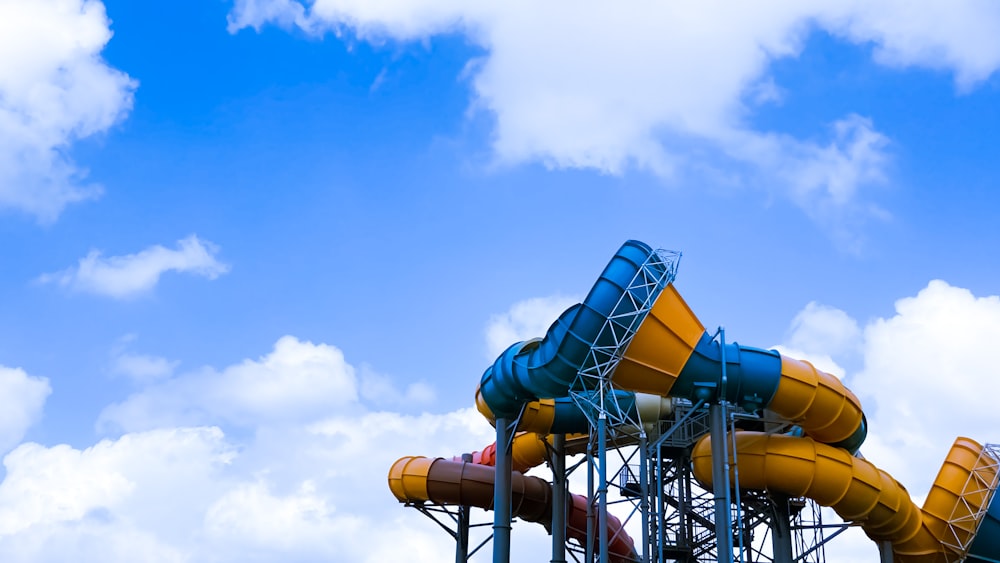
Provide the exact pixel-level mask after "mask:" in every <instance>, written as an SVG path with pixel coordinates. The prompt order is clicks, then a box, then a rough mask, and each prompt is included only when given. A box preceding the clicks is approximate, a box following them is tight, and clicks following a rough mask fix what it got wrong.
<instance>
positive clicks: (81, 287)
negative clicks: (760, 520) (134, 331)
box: [39, 235, 229, 299]
mask: <svg viewBox="0 0 1000 563" xmlns="http://www.w3.org/2000/svg"><path fill="white" fill-rule="evenodd" d="M218 252H219V249H218V247H216V246H215V245H214V244H212V243H210V242H208V241H202V240H200V239H199V238H198V237H197V236H195V235H191V236H189V237H187V238H185V239H181V240H179V241H177V248H176V249H169V248H165V247H163V246H160V245H155V246H151V247H149V248H147V249H145V250H142V251H140V252H138V253H136V254H127V255H124V256H109V257H104V256H103V255H102V253H101V251H99V250H92V251H90V253H89V254H87V256H85V257H83V258H81V259H80V262H79V264H77V266H75V267H73V268H69V269H66V270H63V271H61V272H56V273H53V274H45V275H43V276H41V277H39V282H41V283H55V284H58V285H60V286H62V287H65V288H68V289H70V290H72V291H79V292H84V293H92V294H95V295H103V296H106V297H112V298H115V299H128V298H133V297H137V296H139V295H142V294H145V293H148V292H150V291H152V290H153V288H154V287H156V284H157V283H159V281H160V277H161V276H162V275H163V274H165V273H167V272H180V273H189V274H193V275H197V276H201V277H204V278H208V279H210V280H214V279H216V278H217V277H219V276H221V275H222V274H225V273H226V272H228V271H229V266H228V265H226V264H224V263H222V262H220V261H219V260H218V259H217V258H216V254H218Z"/></svg>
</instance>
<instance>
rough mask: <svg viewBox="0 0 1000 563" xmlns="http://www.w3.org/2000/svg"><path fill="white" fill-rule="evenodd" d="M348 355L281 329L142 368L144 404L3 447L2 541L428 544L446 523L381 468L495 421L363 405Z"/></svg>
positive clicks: (105, 562) (80, 548)
mask: <svg viewBox="0 0 1000 563" xmlns="http://www.w3.org/2000/svg"><path fill="white" fill-rule="evenodd" d="M356 371H358V370H356V369H355V368H354V367H353V366H351V365H350V364H348V363H347V362H346V361H345V359H344V357H343V354H342V353H341V352H340V351H339V350H338V349H337V348H335V347H333V346H331V345H328V344H312V343H309V342H304V341H301V340H299V339H297V338H294V337H284V338H282V339H280V340H278V342H277V343H276V344H275V346H274V349H273V350H272V351H270V352H269V353H268V354H266V355H264V356H262V357H260V358H257V359H247V360H244V361H241V362H237V363H234V364H232V365H229V366H224V367H220V368H204V369H202V370H198V371H195V372H191V373H187V374H181V375H173V376H170V377H169V378H167V379H166V380H155V381H150V382H148V383H147V384H146V387H145V388H144V389H143V390H142V391H140V392H139V393H137V394H135V395H133V396H132V397H130V398H129V399H127V400H126V401H125V403H124V404H134V405H139V406H142V407H145V408H148V409H149V410H150V413H149V416H146V417H139V416H138V414H136V411H137V410H138V407H137V408H136V409H135V410H134V411H130V412H131V413H132V415H134V416H133V417H132V418H127V417H119V418H117V419H116V421H117V422H121V423H122V424H121V426H122V427H124V429H123V430H122V432H123V433H115V434H113V435H112V436H111V437H109V438H106V439H103V440H101V441H100V442H98V443H97V444H95V445H93V446H91V447H87V448H75V447H71V446H68V445H55V446H43V445H41V444H34V443H27V444H22V445H20V446H19V447H17V448H16V449H15V450H13V451H12V452H10V453H9V454H8V455H7V456H6V457H5V458H4V464H5V467H6V474H5V476H4V478H3V481H2V482H0V557H2V558H3V560H4V561H25V562H27V561H31V562H46V561H52V562H57V561H67V560H72V561H87V562H89V561H93V562H98V561H100V562H102V563H115V562H119V561H120V562H132V561H149V562H175V561H177V562H179V561H212V562H234V563H235V562H243V561H278V560H280V561H303V562H305V561H318V560H323V561H345V562H346V561H352V562H355V561H358V562H363V563H367V562H372V563H374V562H377V561H385V560H386V559H399V558H403V557H405V558H406V559H407V560H408V561H416V562H420V563H423V562H426V563H431V562H433V561H437V560H439V559H440V554H441V553H443V552H447V551H448V550H449V549H453V543H452V540H451V538H450V537H449V536H448V535H447V534H445V533H443V532H442V531H441V529H440V528H439V527H438V526H437V525H436V524H434V523H433V522H431V521H430V520H427V519H426V518H424V517H422V516H420V515H419V514H418V513H417V512H415V511H410V510H406V509H404V508H403V507H402V506H401V505H399V503H398V502H396V500H395V499H394V498H393V497H392V495H391V493H390V492H389V490H388V487H387V485H386V478H385V476H386V474H387V472H388V469H389V467H390V466H391V464H392V462H393V461H395V460H396V459H397V458H399V457H401V456H403V455H408V454H413V455H428V456H453V455H457V454H460V453H462V452H465V451H472V450H475V449H481V448H482V447H483V446H484V445H486V444H488V443H489V442H490V441H491V440H492V435H493V431H492V428H491V427H490V426H489V424H488V423H487V422H486V421H485V420H484V419H483V418H482V416H481V415H479V413H478V412H476V411H475V409H474V408H471V407H470V408H465V409H460V410H457V411H452V412H446V413H441V414H430V413H423V414H417V415H403V414H399V413H396V412H391V411H379V410H374V409H373V408H371V405H370V404H369V403H368V402H366V400H365V399H364V397H363V396H362V395H361V394H359V392H358V388H359V381H358V378H357V377H356V376H355V375H354V373H355V372H356ZM473 384H474V381H470V385H473ZM397 393H400V392H399V391H397ZM140 403H141V404H140ZM119 406H120V405H119ZM108 412H118V413H119V414H120V412H121V411H115V409H114V408H111V409H109V411H106V413H105V414H107V413H108ZM192 412H196V413H197V416H191V413H192ZM188 421H191V423H188ZM539 529H540V528H539ZM540 533H541V534H542V535H543V536H544V531H541V532H540ZM544 545H545V544H544V543H542V544H541V546H543V547H544Z"/></svg>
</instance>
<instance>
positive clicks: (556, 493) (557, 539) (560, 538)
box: [552, 434, 566, 563]
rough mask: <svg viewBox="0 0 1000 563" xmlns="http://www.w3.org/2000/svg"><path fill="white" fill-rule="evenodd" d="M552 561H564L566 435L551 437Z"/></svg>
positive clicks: (555, 562) (560, 562)
mask: <svg viewBox="0 0 1000 563" xmlns="http://www.w3.org/2000/svg"><path fill="white" fill-rule="evenodd" d="M552 563H566V435H565V434H556V435H554V436H553V437H552Z"/></svg>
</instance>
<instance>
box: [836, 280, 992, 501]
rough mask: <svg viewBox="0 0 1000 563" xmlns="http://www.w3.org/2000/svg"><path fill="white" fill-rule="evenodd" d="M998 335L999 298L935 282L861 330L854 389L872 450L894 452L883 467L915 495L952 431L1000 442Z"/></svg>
mask: <svg viewBox="0 0 1000 563" xmlns="http://www.w3.org/2000/svg"><path fill="white" fill-rule="evenodd" d="M998 333H1000V297H997V296H989V297H976V296H974V295H973V294H972V293H971V292H970V291H968V290H967V289H962V288H958V287H953V286H951V285H948V284H947V283H945V282H943V281H939V280H938V281H932V282H931V283H930V284H928V285H927V287H926V288H924V289H923V290H921V291H920V292H919V293H918V294H917V295H916V296H914V297H907V298H905V299H900V300H899V301H897V302H896V315H895V316H893V317H890V318H887V319H877V320H875V321H873V322H871V323H869V324H868V326H867V327H866V328H865V332H864V334H865V351H864V357H865V364H864V368H863V370H862V371H861V373H859V374H857V376H856V377H855V378H854V386H855V388H856V389H855V391H856V392H857V393H858V395H859V397H860V398H861V399H862V401H864V402H865V405H866V410H867V412H868V419H869V422H870V423H871V428H872V430H873V433H874V434H875V436H876V439H877V441H876V442H873V447H875V448H878V450H877V451H882V450H889V451H892V452H895V453H896V456H898V457H895V458H892V459H891V460H890V461H888V462H887V465H889V467H886V469H887V470H890V471H891V472H893V474H894V475H896V474H898V475H899V477H898V478H899V480H900V482H902V483H904V484H906V485H907V486H908V487H912V488H911V491H913V492H914V493H916V494H918V495H923V494H924V493H925V492H926V490H927V488H928V487H929V485H930V482H931V480H932V479H933V478H934V474H935V473H936V469H935V468H937V467H939V466H940V464H941V461H943V460H944V456H945V453H946V452H947V451H948V449H949V448H950V446H951V443H952V441H953V440H954V439H955V437H956V436H960V435H961V436H968V437H970V438H972V439H974V440H977V441H979V442H993V443H1000V430H997V429H1000V410H998V409H997V408H996V406H995V402H996V401H995V391H996V381H997V374H998V370H997V367H996V361H995V358H994V355H995V354H994V353H993V351H992V350H993V347H994V346H995V344H994V340H995V335H996V334H998ZM865 451H866V452H868V451H869V450H868V449H866V450H865ZM866 455H874V454H869V453H866Z"/></svg>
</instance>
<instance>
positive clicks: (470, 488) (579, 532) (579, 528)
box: [389, 435, 639, 563]
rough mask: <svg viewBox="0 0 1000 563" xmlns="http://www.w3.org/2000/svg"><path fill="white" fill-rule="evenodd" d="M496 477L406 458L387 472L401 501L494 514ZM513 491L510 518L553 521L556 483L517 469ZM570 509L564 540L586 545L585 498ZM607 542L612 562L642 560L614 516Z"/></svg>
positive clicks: (474, 467) (481, 469)
mask: <svg viewBox="0 0 1000 563" xmlns="http://www.w3.org/2000/svg"><path fill="white" fill-rule="evenodd" d="M525 436H529V435H525ZM530 436H532V438H530V439H529V440H525V441H524V442H522V444H523V445H525V447H527V448H530V449H535V448H536V447H537V446H536V444H534V443H531V441H532V440H537V437H536V436H537V435H530ZM516 447H518V445H517V442H515V448H516ZM516 455H517V454H515V456H516ZM525 455H531V454H530V453H527V454H525ZM495 478H496V472H495V471H494V468H493V467H489V466H486V465H478V464H475V463H467V462H462V461H454V460H446V459H430V458H426V457H403V458H400V459H399V460H398V461H396V463H394V464H393V466H392V468H391V469H390V470H389V489H390V490H391V491H392V493H393V495H395V496H396V499H397V500H399V501H400V502H424V501H432V502H436V503H440V504H450V505H462V506H475V507H479V508H483V509H486V510H491V509H492V508H493V483H494V480H495ZM511 491H512V493H511V516H512V517H514V518H521V519H522V520H525V521H527V522H537V523H539V524H542V525H545V526H548V525H549V524H550V523H551V521H552V485H550V484H549V482H548V481H545V480H544V479H539V478H538V477H532V476H529V475H523V474H522V473H520V472H518V471H514V472H513V473H511ZM566 510H567V513H566V516H567V518H566V523H567V529H566V536H567V537H568V538H570V539H574V540H576V541H578V542H580V544H581V545H582V544H584V542H586V541H587V497H584V496H580V495H570V496H569V502H568V503H567V507H566ZM608 538H609V544H608V554H609V558H610V559H611V561H612V563H630V562H634V561H638V560H639V557H638V555H637V554H636V551H635V546H634V544H633V542H632V538H630V537H629V536H628V534H626V533H625V530H624V528H623V527H622V523H621V521H620V520H619V519H618V518H616V517H614V516H612V515H608Z"/></svg>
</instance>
